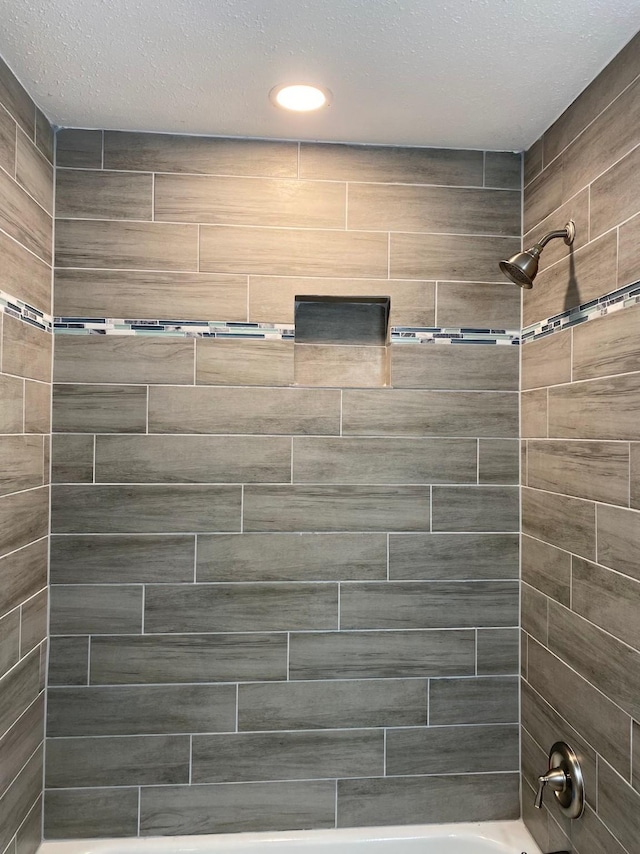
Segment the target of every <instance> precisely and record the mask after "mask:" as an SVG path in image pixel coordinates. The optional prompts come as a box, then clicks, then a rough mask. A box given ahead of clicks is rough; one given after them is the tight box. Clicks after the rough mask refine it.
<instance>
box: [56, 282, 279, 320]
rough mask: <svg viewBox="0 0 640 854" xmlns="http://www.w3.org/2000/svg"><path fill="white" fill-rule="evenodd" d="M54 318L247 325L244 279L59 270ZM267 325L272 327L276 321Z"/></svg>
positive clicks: (245, 285) (245, 283)
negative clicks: (173, 320) (156, 320)
mask: <svg viewBox="0 0 640 854" xmlns="http://www.w3.org/2000/svg"><path fill="white" fill-rule="evenodd" d="M55 313H56V315H58V316H64V317H123V318H125V317H126V318H134V319H151V320H153V319H159V320H164V319H166V320H170V319H171V318H176V317H177V316H179V317H178V319H179V320H246V319H247V277H246V276H234V275H231V274H225V275H222V274H221V275H216V274H215V273H157V272H154V271H149V272H142V271H131V270H127V271H126V272H123V271H121V270H65V269H60V270H56V273H55ZM267 320H268V321H269V322H271V323H273V322H275V320H276V318H273V317H269V318H267Z"/></svg>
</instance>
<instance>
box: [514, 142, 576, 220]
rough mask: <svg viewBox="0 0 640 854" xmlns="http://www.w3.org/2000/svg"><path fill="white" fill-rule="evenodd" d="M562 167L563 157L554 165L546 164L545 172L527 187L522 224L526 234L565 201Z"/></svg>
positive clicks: (555, 161) (554, 162)
mask: <svg viewBox="0 0 640 854" xmlns="http://www.w3.org/2000/svg"><path fill="white" fill-rule="evenodd" d="M562 166H563V161H562V158H561V157H560V158H558V159H557V160H554V161H553V162H552V163H549V162H548V161H547V162H545V164H544V170H543V171H542V172H540V173H539V174H538V175H537V176H536V177H535V178H533V179H532V180H531V181H530V182H529V183H528V184H527V185H526V186H525V188H524V219H523V223H522V225H523V231H524V232H525V233H526V232H528V231H530V230H531V229H532V228H533V227H534V226H535V225H537V224H538V223H539V222H540V221H541V220H543V219H545V217H547V216H549V214H550V213H552V212H553V211H554V210H556V208H558V207H559V206H560V205H561V204H562V202H563V201H564V199H563V197H562ZM578 189H580V188H578ZM569 195H571V194H569Z"/></svg>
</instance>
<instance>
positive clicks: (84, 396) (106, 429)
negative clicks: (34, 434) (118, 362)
mask: <svg viewBox="0 0 640 854" xmlns="http://www.w3.org/2000/svg"><path fill="white" fill-rule="evenodd" d="M65 340H66V339H65ZM59 341H60V339H58V341H57V342H56V347H57V352H56V358H57V357H61V358H63V353H64V350H63V352H62V354H61V352H60V350H61V349H62V348H60V347H59V346H58V344H59ZM63 346H64V345H63ZM78 361H79V362H81V358H79V359H78ZM98 361H100V360H98ZM123 361H124V360H123ZM132 363H135V357H134V358H132ZM146 424H147V389H146V388H145V386H134V385H129V386H126V385H123V386H118V385H74V384H69V385H58V384H56V385H54V386H53V429H54V431H57V432H60V433H92V432H99V433H144V432H145V430H146Z"/></svg>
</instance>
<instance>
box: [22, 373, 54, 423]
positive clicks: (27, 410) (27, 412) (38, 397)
mask: <svg viewBox="0 0 640 854" xmlns="http://www.w3.org/2000/svg"><path fill="white" fill-rule="evenodd" d="M24 429H25V433H50V432H51V385H50V384H49V383H48V382H46V383H44V382H37V381H34V382H30V381H29V380H26V382H25V384H24Z"/></svg>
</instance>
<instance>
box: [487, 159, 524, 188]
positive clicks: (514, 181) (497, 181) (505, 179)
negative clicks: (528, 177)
mask: <svg viewBox="0 0 640 854" xmlns="http://www.w3.org/2000/svg"><path fill="white" fill-rule="evenodd" d="M522 159H523V157H522V154H521V153H520V152H513V151H486V152H485V155H484V185H485V187H500V188H502V189H505V190H521V189H522Z"/></svg>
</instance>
